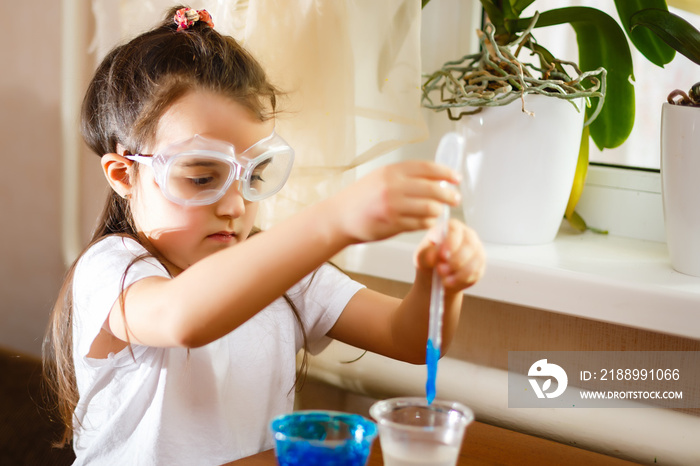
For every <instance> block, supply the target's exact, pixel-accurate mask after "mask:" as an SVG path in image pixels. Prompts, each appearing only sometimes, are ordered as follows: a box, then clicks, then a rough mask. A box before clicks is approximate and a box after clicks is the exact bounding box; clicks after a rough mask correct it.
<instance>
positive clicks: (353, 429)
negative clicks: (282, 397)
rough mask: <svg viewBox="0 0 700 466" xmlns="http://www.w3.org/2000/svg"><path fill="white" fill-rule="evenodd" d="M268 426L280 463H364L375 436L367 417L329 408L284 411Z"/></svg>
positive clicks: (344, 465)
mask: <svg viewBox="0 0 700 466" xmlns="http://www.w3.org/2000/svg"><path fill="white" fill-rule="evenodd" d="M271 427H272V431H273V432H274V435H275V454H276V455H277V462H278V463H279V465H280V466H297V465H304V466H326V465H338V466H364V465H365V464H366V463H367V458H368V457H369V452H370V448H371V446H372V442H373V441H374V439H375V438H376V437H377V426H376V424H375V423H374V422H372V421H370V420H369V419H366V418H364V417H362V416H360V415H357V414H347V413H339V412H333V411H298V412H295V413H292V414H286V415H284V416H279V417H277V418H275V419H274V420H273V421H272V425H271Z"/></svg>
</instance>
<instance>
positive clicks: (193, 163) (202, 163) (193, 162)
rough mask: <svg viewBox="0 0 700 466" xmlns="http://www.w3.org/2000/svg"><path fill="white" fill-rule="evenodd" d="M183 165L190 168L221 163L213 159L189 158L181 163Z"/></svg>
mask: <svg viewBox="0 0 700 466" xmlns="http://www.w3.org/2000/svg"><path fill="white" fill-rule="evenodd" d="M179 165H180V166H182V167H185V168H190V167H213V166H216V165H219V164H218V163H217V162H214V161H211V160H188V161H186V162H184V163H181V164H179Z"/></svg>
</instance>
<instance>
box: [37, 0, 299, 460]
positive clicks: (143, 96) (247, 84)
mask: <svg viewBox="0 0 700 466" xmlns="http://www.w3.org/2000/svg"><path fill="white" fill-rule="evenodd" d="M180 8H182V6H177V7H174V8H172V9H171V10H170V11H168V12H167V13H166V15H165V19H164V20H163V22H162V23H161V24H160V25H159V26H157V27H155V28H154V29H152V30H150V31H148V32H146V33H144V34H142V35H140V36H138V37H136V38H134V39H133V40H131V41H129V42H127V43H125V44H123V45H120V46H118V47H116V48H115V49H113V50H112V51H111V52H110V53H109V54H108V55H107V56H106V57H105V58H104V60H103V61H102V63H101V64H100V65H99V67H98V68H97V70H96V72H95V75H94V77H93V79H92V81H91V82H90V84H89V87H88V89H87V92H86V94H85V98H84V100H83V106H82V113H81V130H82V134H83V138H84V139H85V142H86V143H87V145H88V146H89V147H90V148H91V149H92V150H93V151H94V152H95V153H96V154H97V155H98V156H102V155H104V154H107V153H113V152H117V145H121V146H122V147H123V148H124V149H126V150H128V151H129V152H130V153H132V154H135V153H139V152H141V151H142V149H143V148H144V147H145V146H146V145H148V144H150V143H153V142H154V139H155V133H156V128H157V125H158V122H159V120H160V118H161V116H162V115H163V114H164V112H165V111H166V110H167V109H168V108H169V107H170V106H171V105H172V104H173V103H174V102H175V101H176V100H178V99H179V98H181V97H182V96H184V95H185V94H187V93H189V92H192V91H195V90H205V91H211V92H214V93H216V94H218V95H221V96H224V97H227V98H230V99H233V100H234V101H235V102H237V103H239V104H241V105H242V106H244V107H245V108H247V109H249V110H250V111H251V112H252V114H253V115H255V116H256V117H257V118H259V119H260V121H265V120H267V119H269V118H271V117H272V116H273V115H274V112H275V109H276V108H275V107H276V95H277V93H278V91H277V89H276V88H275V87H274V86H273V85H272V84H270V82H269V81H268V80H267V77H266V75H265V72H264V71H263V69H262V67H261V66H260V64H259V63H258V62H257V61H256V60H255V59H254V58H253V57H252V56H251V55H250V54H249V53H248V52H247V51H246V50H245V49H243V47H241V46H240V44H238V42H236V40H235V39H233V38H232V37H229V36H225V35H222V34H219V33H218V32H217V31H215V30H214V29H213V28H211V27H209V26H208V25H207V24H206V23H204V22H202V21H198V22H195V23H194V24H193V25H192V26H191V27H189V28H188V29H185V30H182V31H177V25H176V24H175V22H174V20H173V18H174V15H175V12H176V11H177V10H178V9H180ZM135 165H137V164H135ZM135 168H136V167H135V166H134V169H135ZM110 235H120V236H126V237H129V238H132V239H134V240H136V241H138V242H139V243H141V244H142V245H143V246H144V247H145V248H146V249H147V250H149V251H151V254H148V255H154V256H156V257H157V254H153V251H152V248H151V247H150V245H148V244H144V240H142V239H141V238H140V237H139V235H138V232H137V230H136V227H135V225H134V221H133V217H132V214H131V211H130V209H129V201H128V200H127V199H123V198H121V197H120V196H119V195H118V194H117V193H116V192H114V191H110V194H109V196H108V199H107V203H106V205H105V208H104V211H103V213H102V216H101V217H100V220H99V223H98V227H97V228H96V230H95V232H94V234H93V236H92V239H91V241H90V243H89V245H88V246H87V247H86V249H85V250H87V249H88V248H89V247H90V246H92V245H93V244H95V243H96V242H98V241H99V240H101V239H103V238H105V237H106V236H110ZM148 255H145V256H148ZM81 256H82V254H81ZM145 256H142V257H141V258H137V259H136V260H139V259H142V258H143V257H145ZM76 263H77V260H76V262H74V263H73V265H72V266H71V267H70V269H69V270H68V271H67V273H66V277H65V279H64V282H63V286H62V287H61V290H60V292H59V296H58V299H57V300H56V304H55V305H54V308H53V311H52V314H51V320H50V322H49V328H48V331H47V334H46V338H45V340H44V345H43V346H44V348H43V351H44V371H45V381H46V383H47V387H48V388H49V393H50V396H51V398H52V399H53V400H54V401H53V404H54V406H55V409H56V411H57V414H58V417H59V418H60V420H61V422H62V423H63V425H64V426H65V431H64V435H63V438H62V440H61V442H59V445H61V446H65V445H66V444H68V443H70V440H71V437H72V429H73V425H72V422H73V411H74V410H75V407H76V405H77V403H78V397H79V395H78V389H77V385H76V380H75V369H74V365H73V338H72V331H73V328H72V318H73V306H72V285H73V272H74V270H75V265H76ZM131 265H133V262H132V264H130V265H129V267H130V266H131ZM127 270H128V268H127ZM122 290H123V287H122ZM122 299H123V292H122ZM285 299H286V300H287V302H288V303H289V304H290V306H291V307H292V310H293V312H294V315H295V318H296V320H297V322H298V323H299V325H301V327H302V334H303V337H304V349H306V347H307V342H306V333H305V331H304V328H303V325H302V322H301V319H300V316H299V313H298V311H297V309H296V308H295V307H294V305H293V303H292V302H291V300H290V299H289V298H288V297H287V296H285ZM122 312H123V306H122ZM304 361H306V358H304ZM304 369H305V364H304V365H303V366H302V371H301V373H302V374H303V373H304ZM298 382H299V377H298V379H297V385H298Z"/></svg>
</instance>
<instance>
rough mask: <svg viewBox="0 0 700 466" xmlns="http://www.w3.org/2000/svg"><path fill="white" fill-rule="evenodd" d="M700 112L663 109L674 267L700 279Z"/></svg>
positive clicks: (665, 193)
mask: <svg viewBox="0 0 700 466" xmlns="http://www.w3.org/2000/svg"><path fill="white" fill-rule="evenodd" d="M699 180H700V108H693V107H684V106H680V105H672V104H669V103H664V104H663V107H662V109H661V193H662V197H663V205H664V222H665V226H666V243H667V245H668V251H669V255H670V259H671V266H672V267H673V268H674V269H675V270H677V271H678V272H682V273H685V274H688V275H693V276H696V277H700V181H699Z"/></svg>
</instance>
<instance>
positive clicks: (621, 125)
mask: <svg viewBox="0 0 700 466" xmlns="http://www.w3.org/2000/svg"><path fill="white" fill-rule="evenodd" d="M530 20H531V18H527V19H521V20H519V21H518V27H519V28H521V30H523V29H525V28H526V27H527V25H528V24H529V22H530ZM566 23H569V24H571V26H572V27H573V28H574V31H575V32H576V40H577V42H578V50H579V67H580V68H581V70H583V71H592V70H596V69H598V68H599V67H603V68H605V69H606V70H607V71H608V76H607V92H606V96H605V105H604V106H603V108H602V110H601V112H600V115H598V118H596V120H595V121H594V122H593V123H591V137H592V138H593V142H595V144H596V146H597V147H598V148H599V149H601V150H602V149H604V148H613V147H617V146H619V145H620V144H622V143H623V142H625V140H626V139H627V138H628V137H629V135H630V132H631V131H632V127H633V126H634V108H635V104H634V86H633V85H632V83H630V78H631V77H632V73H633V67H632V56H631V54H630V49H629V45H628V43H627V38H626V37H625V33H624V32H622V29H621V28H620V26H619V25H618V24H617V21H615V20H614V19H613V18H612V17H610V15H608V14H607V13H604V12H602V11H600V10H598V9H595V8H589V7H567V8H558V9H555V10H549V11H545V12H542V13H540V18H539V20H538V21H537V25H536V27H538V28H539V27H546V26H554V25H556V24H566ZM594 108H595V105H594ZM592 111H593V110H592V109H588V110H587V113H589V114H590V113H591V112H592Z"/></svg>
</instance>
